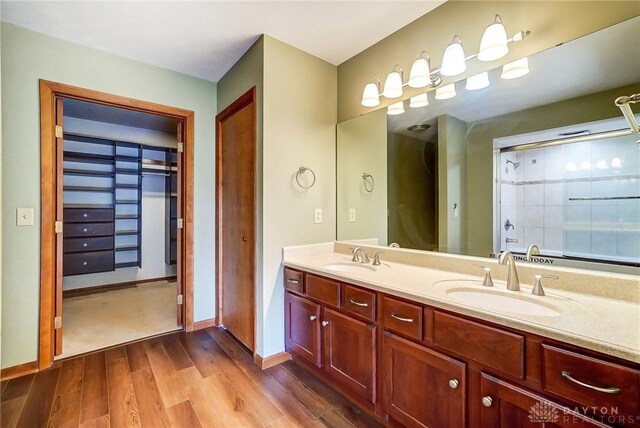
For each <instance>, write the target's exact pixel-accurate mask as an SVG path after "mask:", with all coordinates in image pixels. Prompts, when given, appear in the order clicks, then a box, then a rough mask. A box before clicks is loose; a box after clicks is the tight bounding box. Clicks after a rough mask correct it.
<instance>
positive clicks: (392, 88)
mask: <svg viewBox="0 0 640 428" xmlns="http://www.w3.org/2000/svg"><path fill="white" fill-rule="evenodd" d="M382 95H384V96H385V97H387V98H398V97H401V96H402V75H400V72H399V71H392V72H391V73H389V75H388V76H387V80H385V81H384V90H383V91H382Z"/></svg>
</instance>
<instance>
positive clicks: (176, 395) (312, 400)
mask: <svg viewBox="0 0 640 428" xmlns="http://www.w3.org/2000/svg"><path fill="white" fill-rule="evenodd" d="M0 388H1V389H2V393H1V402H2V407H1V409H0V415H1V421H0V425H1V426H2V427H3V428H10V427H29V428H33V427H46V426H50V427H77V426H80V427H87V428H88V427H117V428H120V427H135V426H142V427H151V428H156V427H185V428H187V427H240V426H242V427H295V426H302V427H314V426H317V427H322V426H329V427H351V428H352V427H354V426H358V427H377V426H380V425H379V424H378V423H377V422H376V421H375V420H373V419H372V418H371V417H369V416H368V415H367V414H366V413H364V412H363V411H362V410H360V409H359V408H358V407H357V406H355V405H354V404H353V403H351V402H350V401H349V400H347V399H346V398H345V397H344V396H343V395H341V394H340V393H338V392H337V391H335V390H334V389H332V388H331V387H330V386H328V385H327V384H325V383H323V382H322V381H321V380H319V379H317V378H316V377H314V376H313V375H312V374H310V373H309V372H307V371H306V370H305V369H303V368H302V367H300V366H299V365H297V364H296V363H294V362H292V361H287V362H286V363H283V364H281V365H278V366H275V367H272V368H270V369H268V370H265V371H262V370H260V369H259V368H258V367H257V366H256V365H255V364H254V362H253V357H252V356H251V355H250V354H249V352H248V351H247V349H246V348H244V347H243V346H242V345H240V344H239V343H238V342H237V341H236V340H235V339H234V338H232V337H231V336H230V335H228V334H227V333H226V332H225V331H224V330H220V329H218V328H209V329H206V330H199V331H196V332H193V333H184V332H180V333H172V334H169V335H166V336H162V337H156V338H153V339H148V340H145V341H142V342H137V343H132V344H129V345H126V346H120V347H117V348H112V349H109V350H106V351H100V352H96V353H93V354H89V355H84V356H80V357H76V358H71V359H67V360H64V361H62V362H56V363H55V364H54V366H53V367H51V368H49V369H47V370H45V371H42V372H39V373H36V374H32V375H28V376H23V377H20V378H17V379H12V380H9V381H6V382H2V384H1V385H0Z"/></svg>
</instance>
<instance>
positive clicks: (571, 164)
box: [566, 162, 578, 172]
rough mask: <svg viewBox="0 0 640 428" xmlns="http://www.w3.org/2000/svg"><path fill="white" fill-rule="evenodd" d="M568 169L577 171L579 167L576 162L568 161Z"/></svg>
mask: <svg viewBox="0 0 640 428" xmlns="http://www.w3.org/2000/svg"><path fill="white" fill-rule="evenodd" d="M566 169H567V171H569V172H575V171H577V169H578V167H577V166H576V163H575V162H567V167H566Z"/></svg>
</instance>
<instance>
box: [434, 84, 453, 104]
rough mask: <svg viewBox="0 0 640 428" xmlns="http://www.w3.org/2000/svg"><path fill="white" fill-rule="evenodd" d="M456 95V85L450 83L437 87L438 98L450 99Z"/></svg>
mask: <svg viewBox="0 0 640 428" xmlns="http://www.w3.org/2000/svg"><path fill="white" fill-rule="evenodd" d="M455 96H456V86H455V85H454V84H453V83H449V84H448V85H446V86H443V87H442V88H438V89H436V100H448V99H450V98H453V97H455Z"/></svg>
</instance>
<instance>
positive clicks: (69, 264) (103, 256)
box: [62, 251, 114, 276]
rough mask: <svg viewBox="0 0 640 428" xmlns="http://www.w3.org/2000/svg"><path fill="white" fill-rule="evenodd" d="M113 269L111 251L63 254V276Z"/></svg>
mask: <svg viewBox="0 0 640 428" xmlns="http://www.w3.org/2000/svg"><path fill="white" fill-rule="evenodd" d="M112 270H114V260H113V251H93V252H89V253H70V254H65V255H64V259H63V267H62V272H63V273H64V275H65V276H69V275H83V274H86V273H95V272H109V271H112Z"/></svg>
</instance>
